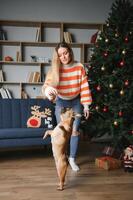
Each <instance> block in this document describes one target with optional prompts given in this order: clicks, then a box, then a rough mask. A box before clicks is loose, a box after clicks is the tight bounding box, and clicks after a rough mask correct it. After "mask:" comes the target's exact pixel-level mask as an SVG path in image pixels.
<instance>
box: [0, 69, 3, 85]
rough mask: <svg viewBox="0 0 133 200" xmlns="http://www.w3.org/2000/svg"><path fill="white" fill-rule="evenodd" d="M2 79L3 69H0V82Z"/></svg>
mask: <svg viewBox="0 0 133 200" xmlns="http://www.w3.org/2000/svg"><path fill="white" fill-rule="evenodd" d="M3 81H4V74H3V71H2V69H1V70H0V82H3Z"/></svg>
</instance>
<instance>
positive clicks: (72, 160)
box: [69, 158, 79, 171]
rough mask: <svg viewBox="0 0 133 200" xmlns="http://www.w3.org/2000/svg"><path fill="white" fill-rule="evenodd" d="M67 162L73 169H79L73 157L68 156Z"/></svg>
mask: <svg viewBox="0 0 133 200" xmlns="http://www.w3.org/2000/svg"><path fill="white" fill-rule="evenodd" d="M69 164H70V166H71V168H72V170H73V171H79V166H78V165H77V164H76V163H75V159H74V158H69Z"/></svg>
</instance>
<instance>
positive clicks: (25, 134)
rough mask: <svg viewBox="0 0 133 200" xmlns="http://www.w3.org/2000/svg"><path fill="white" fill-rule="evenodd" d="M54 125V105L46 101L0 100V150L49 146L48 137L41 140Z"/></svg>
mask: <svg viewBox="0 0 133 200" xmlns="http://www.w3.org/2000/svg"><path fill="white" fill-rule="evenodd" d="M45 109H46V112H44V110H45ZM35 113H36V114H35ZM46 113H47V114H48V115H46ZM36 115H37V116H36ZM33 116H34V117H33ZM38 116H39V117H40V118H39V123H38V118H37V117H38ZM36 119H37V120H36ZM28 120H29V121H30V123H31V122H32V123H31V126H32V127H30V125H27V122H28ZM55 125H56V120H55V115H54V104H53V103H51V102H50V101H48V100H43V99H0V149H2V148H12V147H27V146H42V145H47V144H50V142H51V141H50V138H49V137H48V138H46V139H45V140H43V139H42V138H43V135H44V133H45V131H46V130H48V129H53V127H54V126H55Z"/></svg>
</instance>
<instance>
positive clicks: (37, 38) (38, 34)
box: [35, 28, 41, 42]
mask: <svg viewBox="0 0 133 200" xmlns="http://www.w3.org/2000/svg"><path fill="white" fill-rule="evenodd" d="M40 34H41V31H40V28H37V30H36V38H35V42H38V41H39V40H40Z"/></svg>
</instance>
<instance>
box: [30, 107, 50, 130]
mask: <svg viewBox="0 0 133 200" xmlns="http://www.w3.org/2000/svg"><path fill="white" fill-rule="evenodd" d="M39 108H40V106H37V105H34V106H32V107H31V110H32V111H31V114H32V116H31V117H30V118H29V119H28V121H27V126H28V127H32V128H38V127H40V125H41V118H47V117H48V116H51V110H50V109H49V108H45V110H44V111H42V112H40V111H39Z"/></svg>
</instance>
